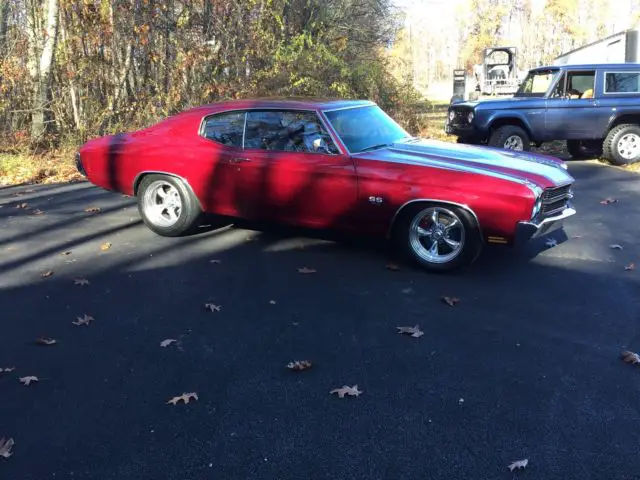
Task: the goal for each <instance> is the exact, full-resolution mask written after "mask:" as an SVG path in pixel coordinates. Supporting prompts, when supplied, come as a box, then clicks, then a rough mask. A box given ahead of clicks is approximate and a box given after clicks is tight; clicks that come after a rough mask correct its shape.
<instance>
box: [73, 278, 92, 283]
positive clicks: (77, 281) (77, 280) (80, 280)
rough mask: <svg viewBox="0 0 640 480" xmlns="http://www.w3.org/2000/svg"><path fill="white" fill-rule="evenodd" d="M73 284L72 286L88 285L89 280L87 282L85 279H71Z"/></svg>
mask: <svg viewBox="0 0 640 480" xmlns="http://www.w3.org/2000/svg"><path fill="white" fill-rule="evenodd" d="M73 284H74V285H89V280H87V279H86V278H74V279H73Z"/></svg>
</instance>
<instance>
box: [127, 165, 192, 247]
mask: <svg viewBox="0 0 640 480" xmlns="http://www.w3.org/2000/svg"><path fill="white" fill-rule="evenodd" d="M138 210H139V211H140V215H141V216H142V220H143V221H144V223H145V224H146V225H147V227H149V228H150V229H151V230H153V231H154V232H155V233H157V234H158V235H162V236H165V237H178V236H180V235H184V234H186V233H189V232H191V231H192V230H194V229H195V227H197V226H198V219H199V218H200V215H201V213H202V211H201V210H200V206H199V205H198V201H197V200H196V199H195V198H194V197H193V195H192V194H191V192H190V191H189V189H188V188H187V187H186V186H185V184H184V183H183V182H182V181H181V180H180V179H178V178H175V177H170V176H167V175H149V176H147V177H145V178H144V179H143V180H142V183H141V184H140V187H139V188H138Z"/></svg>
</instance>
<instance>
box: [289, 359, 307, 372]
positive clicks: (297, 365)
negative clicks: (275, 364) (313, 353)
mask: <svg viewBox="0 0 640 480" xmlns="http://www.w3.org/2000/svg"><path fill="white" fill-rule="evenodd" d="M312 366H313V365H312V363H311V362H310V361H309V360H296V361H294V362H290V363H288V364H287V368H288V369H289V370H293V371H295V372H302V371H303V370H308V369H309V368H311V367H312Z"/></svg>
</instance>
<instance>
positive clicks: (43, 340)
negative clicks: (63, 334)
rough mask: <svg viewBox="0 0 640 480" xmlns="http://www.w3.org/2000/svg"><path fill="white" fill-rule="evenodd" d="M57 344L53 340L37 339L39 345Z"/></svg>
mask: <svg viewBox="0 0 640 480" xmlns="http://www.w3.org/2000/svg"><path fill="white" fill-rule="evenodd" d="M56 343H58V341H57V340H54V339H53V338H47V337H40V338H37V339H36V344H37V345H55V344H56Z"/></svg>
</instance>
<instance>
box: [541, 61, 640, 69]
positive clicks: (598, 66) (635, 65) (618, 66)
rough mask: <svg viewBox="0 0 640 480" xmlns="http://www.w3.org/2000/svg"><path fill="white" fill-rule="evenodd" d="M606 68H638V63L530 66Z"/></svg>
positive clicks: (639, 64) (639, 67)
mask: <svg viewBox="0 0 640 480" xmlns="http://www.w3.org/2000/svg"><path fill="white" fill-rule="evenodd" d="M598 68H599V69H607V70H625V69H627V70H628V69H636V68H638V69H640V63H585V64H575V65H574V64H567V65H547V66H544V67H536V68H532V69H531V70H532V71H538V70H550V69H555V70H560V69H572V70H595V69H598Z"/></svg>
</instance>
